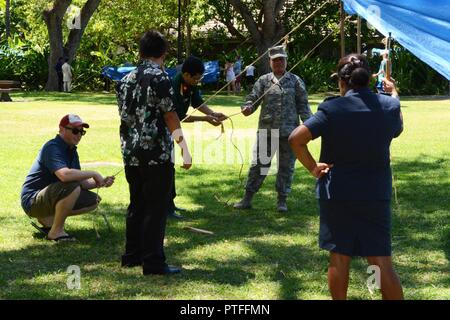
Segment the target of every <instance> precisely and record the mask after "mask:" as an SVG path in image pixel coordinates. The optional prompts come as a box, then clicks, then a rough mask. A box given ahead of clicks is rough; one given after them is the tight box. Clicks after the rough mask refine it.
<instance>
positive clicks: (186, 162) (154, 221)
mask: <svg viewBox="0 0 450 320" xmlns="http://www.w3.org/2000/svg"><path fill="white" fill-rule="evenodd" d="M167 47H168V44H167V41H166V39H165V38H164V37H163V35H161V34H160V33H159V32H157V31H148V32H147V33H146V34H145V35H144V36H143V37H142V38H141V40H140V48H139V51H140V55H141V59H142V62H141V63H140V64H139V65H138V67H137V68H136V70H134V71H132V72H131V73H129V74H128V75H127V76H125V77H124V78H123V79H122V80H121V81H120V82H119V83H118V84H117V88H116V89H117V101H118V105H119V114H120V120H121V123H120V140H121V146H122V156H123V161H124V165H125V174H126V178H127V181H128V184H129V188H130V205H129V206H128V211H127V220H126V245H125V254H124V255H123V256H122V266H124V267H134V266H140V265H142V266H143V272H144V275H147V274H172V273H178V272H180V271H181V269H179V268H176V267H171V266H168V265H167V264H166V262H165V260H166V259H165V255H164V248H163V246H164V235H165V229H166V213H167V210H168V206H169V197H170V192H171V189H172V183H173V175H174V168H173V162H172V161H171V160H172V142H171V134H172V137H173V139H174V140H175V141H176V142H177V143H178V144H180V146H181V147H182V150H183V151H184V152H183V167H184V168H185V169H189V168H190V166H191V162H192V159H191V156H190V154H189V151H188V149H187V145H186V142H185V141H184V139H183V135H182V131H181V128H180V120H179V118H178V116H177V113H176V112H175V107H174V105H173V89H172V86H171V83H170V79H169V77H168V75H167V73H166V72H164V70H163V68H162V66H163V62H164V58H165V56H166V52H167Z"/></svg>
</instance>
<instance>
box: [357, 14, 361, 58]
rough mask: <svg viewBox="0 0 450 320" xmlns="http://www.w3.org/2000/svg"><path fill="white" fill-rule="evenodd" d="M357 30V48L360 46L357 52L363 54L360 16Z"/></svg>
mask: <svg viewBox="0 0 450 320" xmlns="http://www.w3.org/2000/svg"><path fill="white" fill-rule="evenodd" d="M357 30H358V31H357V39H356V42H357V46H358V48H357V52H358V54H361V17H360V16H358V24H357Z"/></svg>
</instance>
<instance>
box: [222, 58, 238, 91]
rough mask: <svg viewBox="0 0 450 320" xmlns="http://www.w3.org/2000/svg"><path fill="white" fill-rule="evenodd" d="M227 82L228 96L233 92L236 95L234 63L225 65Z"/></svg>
mask: <svg viewBox="0 0 450 320" xmlns="http://www.w3.org/2000/svg"><path fill="white" fill-rule="evenodd" d="M225 81H226V82H227V83H228V87H227V92H228V94H230V93H231V92H233V93H234V92H235V91H236V83H235V81H236V75H235V73H234V69H233V63H232V62H229V61H227V62H226V63H225Z"/></svg>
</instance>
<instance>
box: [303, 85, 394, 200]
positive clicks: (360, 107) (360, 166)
mask: <svg viewBox="0 0 450 320" xmlns="http://www.w3.org/2000/svg"><path fill="white" fill-rule="evenodd" d="M304 125H305V126H306V127H308V129H309V130H310V132H311V134H312V137H313V139H315V138H317V137H322V141H321V153H320V162H324V163H328V164H333V165H334V167H333V168H331V170H330V171H329V173H328V174H326V175H325V176H323V177H322V178H320V179H318V181H317V188H316V192H317V197H318V198H319V199H321V200H350V201H351V200H362V201H366V200H367V201H372V200H390V198H391V193H392V175H391V168H390V155H389V147H390V144H391V141H392V139H393V138H395V137H397V136H399V135H400V133H401V132H402V129H403V124H402V121H401V117H400V101H399V100H397V99H394V98H392V97H390V96H386V95H381V94H375V93H373V92H372V91H371V90H370V89H368V88H363V89H359V90H349V91H348V92H347V93H346V94H345V96H344V97H337V98H334V99H329V100H326V101H324V102H323V103H321V104H320V105H319V107H318V111H317V113H316V114H314V115H313V116H312V117H311V118H310V119H308V120H307V121H305V123H304Z"/></svg>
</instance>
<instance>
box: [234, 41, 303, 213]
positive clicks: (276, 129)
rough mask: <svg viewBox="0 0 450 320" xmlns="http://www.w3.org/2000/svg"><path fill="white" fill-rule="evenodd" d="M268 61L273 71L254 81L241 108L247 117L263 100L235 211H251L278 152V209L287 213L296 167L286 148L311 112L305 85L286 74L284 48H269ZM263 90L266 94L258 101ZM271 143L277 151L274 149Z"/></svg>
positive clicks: (292, 154)
mask: <svg viewBox="0 0 450 320" xmlns="http://www.w3.org/2000/svg"><path fill="white" fill-rule="evenodd" d="M269 58H270V67H271V69H272V72H271V73H268V74H265V75H263V76H261V77H260V78H259V79H258V80H257V81H256V83H255V85H254V87H253V90H252V92H251V93H250V94H249V95H248V96H247V98H246V102H245V104H244V105H243V106H242V113H243V114H244V115H245V116H249V115H250V114H252V113H253V112H255V111H256V109H257V108H258V105H259V104H260V103H261V101H260V100H262V108H261V113H260V116H259V124H258V133H257V141H256V146H257V147H256V154H255V155H254V160H253V163H252V166H251V167H250V171H249V174H248V180H247V185H246V187H245V196H244V198H243V199H242V200H241V201H240V202H238V203H236V204H235V205H234V207H235V208H236V209H249V208H251V200H252V198H253V195H254V194H255V193H256V192H257V191H258V190H259V188H260V187H261V185H262V183H263V181H264V179H265V177H266V175H267V173H268V171H269V168H270V162H271V161H270V160H271V159H272V158H273V156H274V154H275V152H276V151H278V152H277V154H278V173H277V179H276V190H277V192H278V204H277V209H278V211H280V212H286V211H287V205H286V198H287V196H288V194H289V192H290V191H291V184H292V177H293V174H294V166H295V155H294V153H293V152H292V150H291V148H290V146H289V143H288V137H289V135H290V133H291V132H292V131H293V130H294V129H295V128H296V127H297V126H299V125H300V121H299V115H300V118H301V120H302V121H303V122H304V121H306V120H307V119H308V118H309V117H310V116H311V110H310V107H309V104H308V94H307V92H306V88H305V84H304V82H303V81H302V80H301V79H300V78H299V77H298V76H296V75H294V74H292V73H290V72H287V71H286V66H287V59H286V58H287V54H286V52H285V50H284V48H283V46H277V47H273V48H270V49H269ZM266 91H268V93H267V94H266V95H265V96H264V97H263V99H260V98H261V96H262V95H263V94H265V93H266ZM274 142H275V145H278V146H277V147H278V148H276V147H274V146H273V143H274ZM265 149H266V150H267V154H266V150H265ZM260 150H262V152H260ZM264 158H266V159H264Z"/></svg>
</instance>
